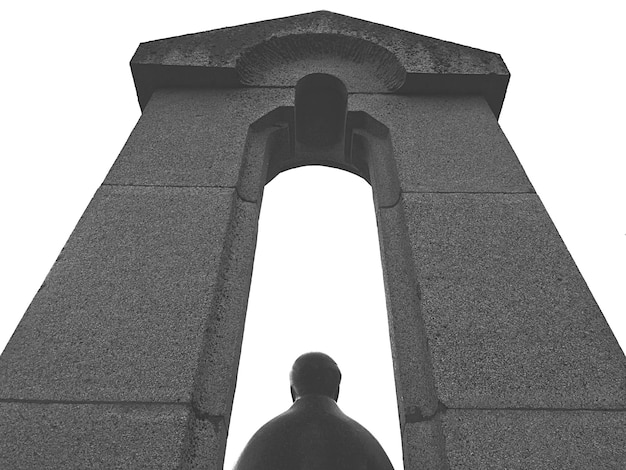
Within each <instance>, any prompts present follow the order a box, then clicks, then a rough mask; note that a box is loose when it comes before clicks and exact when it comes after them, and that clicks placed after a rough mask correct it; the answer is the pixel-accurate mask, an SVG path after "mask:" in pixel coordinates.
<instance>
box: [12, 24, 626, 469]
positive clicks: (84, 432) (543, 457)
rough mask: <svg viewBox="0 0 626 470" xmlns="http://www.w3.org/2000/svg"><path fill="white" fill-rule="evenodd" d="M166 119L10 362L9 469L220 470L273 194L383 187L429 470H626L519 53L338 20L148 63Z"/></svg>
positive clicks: (167, 42) (610, 361) (191, 40)
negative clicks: (540, 192)
mask: <svg viewBox="0 0 626 470" xmlns="http://www.w3.org/2000/svg"><path fill="white" fill-rule="evenodd" d="M131 69H132V73H133V77H134V80H135V85H136V88H137V94H138V98H139V104H140V106H141V108H142V111H143V113H142V116H141V118H140V119H139V122H138V124H137V126H136V127H135V129H134V130H133V131H132V133H131V135H130V137H129V139H128V142H127V143H126V145H125V146H124V148H123V150H122V152H121V153H120V155H119V157H118V159H117V161H116V162H115V164H114V165H113V167H112V168H111V171H110V173H109V174H108V176H107V177H106V179H105V181H104V182H103V184H102V186H101V187H100V189H99V190H98V191H97V193H96V195H95V196H94V198H93V200H92V201H91V203H90V204H89V206H88V208H87V210H86V211H85V214H84V215H83V217H82V218H81V220H80V221H79V223H78V225H77V226H76V228H75V230H74V232H73V233H72V235H71V237H70V239H69V240H68V242H67V244H66V246H65V247H64V249H63V251H62V252H61V254H60V256H59V258H58V260H57V261H56V263H55V264H54V266H53V267H52V269H51V271H50V273H49V275H48V276H47V278H46V280H45V282H44V284H43V286H42V287H41V289H40V290H39V292H38V293H37V295H36V296H35V298H34V300H33V302H32V304H31V305H30V307H29V309H28V311H27V312H26V314H25V315H24V318H23V319H22V321H21V323H20V325H19V326H18V328H17V330H16V332H15V334H14V335H13V337H12V339H11V341H10V343H9V344H8V346H7V348H6V350H5V351H4V353H3V355H2V357H1V358H0V468H10V469H32V468H38V469H39V468H41V469H43V468H81V469H86V468H132V469H136V468H162V469H170V468H181V469H201V468H202V469H220V468H221V467H222V462H223V454H224V449H225V443H226V437H227V431H228V423H229V416H230V410H231V404H232V398H233V392H234V387H235V382H236V376H237V366H238V359H239V352H240V346H241V338H242V331H243V325H244V318H245V312H246V302H247V296H248V288H249V284H250V276H251V270H252V262H253V255H254V248H255V238H256V230H257V221H258V214H259V208H260V204H261V200H262V195H263V187H264V185H265V184H266V183H267V182H268V181H270V180H271V179H272V178H273V177H274V176H276V175H277V174H279V173H280V172H282V171H285V170H288V169H290V168H294V167H297V166H302V165H310V164H322V165H328V166H332V167H336V168H339V169H342V170H346V171H350V172H353V173H355V174H357V175H359V176H361V177H363V178H365V179H366V180H367V181H368V182H369V183H370V184H371V186H372V190H373V195H374V201H375V207H376V217H377V220H378V227H379V238H380V248H381V254H382V260H383V270H384V276H385V289H386V296H387V305H388V308H387V310H388V311H387V314H388V317H389V325H390V335H391V341H392V354H393V360H394V371H395V378H396V389H397V399H398V412H399V416H400V423H401V433H402V446H403V452H404V467H405V468H406V469H415V470H417V469H492V468H493V469H501V468H519V469H528V468H533V469H589V468H593V469H622V468H626V450H625V448H626V446H625V445H624V443H625V442H626V431H625V429H626V360H625V358H624V355H623V353H622V351H621V350H620V348H619V346H618V344H617V342H616V340H615V338H614V337H613V334H612V333H611V331H610V329H609V327H608V325H607V323H606V321H605V320H604V317H603V316H602V313H601V312H600V311H599V309H598V307H597V305H596V303H595V301H594V300H593V297H592V295H591V293H590V292H589V290H588V288H587V286H586V284H585V282H584V280H583V279H582V277H581V275H580V273H579V271H578V270H577V268H576V266H575V264H574V262H573V260H572V258H571V257H570V255H569V253H568V251H567V249H566V247H565V246H564V244H563V242H562V240H561V239H560V237H559V235H558V232H557V231H556V229H555V227H554V225H553V224H552V222H551V221H550V218H549V216H548V214H547V213H546V211H545V209H544V207H543V205H542V204H541V201H540V200H539V198H538V196H537V195H536V194H535V192H534V190H533V187H532V185H531V183H530V182H529V181H528V178H527V177H526V174H525V173H524V170H523V169H522V167H521V166H520V163H519V161H518V160H517V158H516V156H515V154H514V152H513V150H512V149H511V147H510V145H509V143H508V142H507V139H506V137H505V136H504V134H503V133H502V130H501V129H500V127H499V126H498V121H497V118H498V115H499V113H500V109H501V107H502V104H503V100H504V96H505V91H506V88H507V84H508V80H509V74H508V71H507V68H506V66H505V65H504V62H503V61H502V59H501V58H500V56H499V55H498V54H495V53H491V52H485V51H481V50H477V49H472V48H470V47H465V46H460V45H457V44H452V43H448V42H445V41H440V40H436V39H432V38H428V37H424V36H420V35H417V34H413V33H408V32H405V31H400V30H396V29H393V28H390V27H386V26H381V25H376V24H373V23H369V22H366V21H361V20H356V19H353V18H350V17H346V16H341V15H337V14H333V13H330V12H316V13H310V14H306V15H300V16H294V17H289V18H282V19H276V20H272V21H265V22H260V23H254V24H248V25H243V26H239V27H233V28H226V29H221V30H215V31H209V32H205V33H198V34H191V35H186V36H181V37H176V38H170V39H163V40H159V41H154V42H148V43H144V44H141V45H140V46H139V48H138V50H137V52H136V54H135V56H134V57H133V59H132V61H131Z"/></svg>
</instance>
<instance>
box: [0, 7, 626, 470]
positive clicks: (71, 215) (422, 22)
mask: <svg viewBox="0 0 626 470" xmlns="http://www.w3.org/2000/svg"><path fill="white" fill-rule="evenodd" d="M218 4H219V5H224V6H220V7H216V6H215V5H218ZM592 4H593V8H590V7H589V5H590V3H589V2H585V3H584V4H583V3H582V2H564V1H563V2H555V1H552V2H549V1H546V0H544V1H542V2H539V1H527V2H515V3H514V4H513V3H512V2H507V3H504V2H502V1H501V0H500V1H493V2H484V1H478V0H477V1H472V2H467V1H459V2H424V3H420V2H410V3H409V2H407V3H406V4H405V5H409V6H405V7H403V6H402V5H401V4H400V3H398V2H396V3H393V4H388V3H387V4H384V3H380V2H371V5H372V6H367V5H365V2H341V1H334V2H328V3H326V2H307V1H301V2H293V1H291V2H284V1H273V2H258V1H255V2H248V1H243V2H241V1H240V2H232V6H231V4H229V3H227V2H219V3H217V2H191V1H184V0H179V1H176V2H173V1H171V2H161V1H150V2H147V1H135V2H128V1H125V2H120V1H109V2H106V3H103V2H98V3H95V2H68V1H56V2H44V1H36V2H11V3H10V4H9V3H8V2H5V4H3V6H2V7H0V26H1V27H0V35H1V38H2V44H4V47H3V54H2V73H1V74H0V85H1V88H0V89H1V90H2V92H3V99H2V105H1V107H0V109H1V112H0V119H2V126H1V127H0V129H1V135H2V138H1V139H0V149H1V150H0V152H1V159H0V182H1V184H0V210H1V214H2V230H1V231H0V249H1V250H2V257H1V260H2V261H1V263H0V286H1V294H2V295H0V350H1V349H2V348H3V347H4V344H5V343H6V341H8V339H9V337H10V335H11V333H12V332H13V330H14V329H15V327H16V325H17V323H18V322H19V320H20V318H21V316H22V314H23V313H24V311H25V310H26V308H27V306H28V304H29V303H30V301H31V299H32V297H33V296H34V294H35V293H36V291H37V289H38V288H39V286H40V285H41V283H42V282H43V279H44V277H45V276H46V274H47V272H48V270H49V269H50V267H51V266H52V264H53V262H54V260H55V259H56V257H57V255H58V254H59V252H60V250H61V248H62V246H63V244H64V243H65V241H66V240H67V238H68V236H69V234H70V232H71V230H72V229H73V228H74V226H75V224H76V222H77V221H78V219H79V217H80V216H81V214H82V213H83V211H84V209H85V207H86V206H87V204H88V202H89V200H90V199H91V197H92V195H93V193H94V192H95V191H96V189H97V188H98V186H99V185H100V183H101V182H102V180H103V179H104V177H105V175H106V173H107V171H108V169H109V168H110V166H111V165H112V163H113V161H114V159H115V158H116V156H117V154H118V153H119V150H120V149H121V147H122V146H123V144H124V142H125V140H126V138H127V137H128V135H129V134H130V132H131V130H132V128H133V126H134V124H135V122H136V121H137V119H138V117H139V114H140V113H139V106H138V104H137V100H136V95H135V90H134V86H133V82H132V77H131V74H130V68H129V66H128V63H129V61H130V58H131V57H132V55H133V53H134V51H135V49H136V47H137V45H138V44H139V43H140V42H142V41H149V40H154V39H160V38H165V37H171V36H177V35H181V34H187V33H194V32H198V31H206V30H211V29H215V28H219V27H224V26H233V25H237V24H243V23H247V22H252V21H259V20H264V19H270V18H274V17H281V16H288V15H292V14H298V13H305V12H308V11H314V10H320V9H328V10H331V11H335V12H337V13H343V14H347V15H350V16H354V17H358V18H363V19H366V20H370V21H374V22H378V23H382V24H387V25H390V26H393V27H396V28H400V29H405V30H408V31H413V32H416V33H419V34H424V35H427V36H432V37H436V38H439V39H443V40H447V41H452V42H457V43H460V44H463V45H467V46H472V47H476V48H479V49H485V50H489V51H494V52H498V53H500V54H501V55H502V56H503V58H504V60H505V62H506V64H507V66H508V67H509V70H510V71H511V74H512V79H511V82H510V84H509V89H508V93H507V97H506V99H505V102H504V108H503V112H502V115H501V118H500V124H501V126H502V127H503V129H504V131H505V133H506V135H507V137H508V138H509V140H510V141H511V144H512V145H513V148H514V149H515V151H516V153H517V155H518V157H519V159H520V161H521V162H522V165H523V166H524V168H525V169H526V171H527V173H528V175H529V177H530V180H531V181H532V183H533V185H534V186H535V189H536V190H537V193H538V194H539V196H540V197H541V199H542V201H543V202H544V204H545V206H546V207H547V209H548V212H549V213H550V215H551V217H552V219H553V221H554V222H555V224H556V226H557V228H558V230H559V232H560V234H561V236H562V238H563V239H564V241H565V243H566V245H567V246H568V248H569V250H570V252H571V253H572V256H573V257H574V259H575V260H576V263H577V264H578V267H579V269H580V270H581V272H582V273H583V276H584V277H585V279H586V281H587V283H588V284H589V287H590V289H591V291H592V292H593V294H594V297H595V298H596V300H597V302H598V303H599V305H600V307H601V309H602V310H603V312H604V315H605V317H606V318H607V321H608V322H609V324H610V325H611V327H612V328H613V331H614V334H615V335H616V337H617V338H618V340H619V341H620V344H621V345H622V349H626V320H625V318H626V300H624V296H623V294H622V292H621V291H622V290H623V289H624V286H626V274H625V272H624V269H625V268H624V266H626V211H625V206H626V204H625V203H626V196H625V194H624V179H625V178H624V177H625V176H626V174H625V172H624V167H625V163H624V157H625V153H626V152H625V150H624V144H623V134H624V124H625V120H624V117H623V109H625V108H626V93H625V92H624V87H623V83H622V82H623V80H624V76H625V73H624V72H625V65H624V60H623V46H624V45H625V44H626V41H625V40H624V39H625V38H624V32H623V24H622V23H623V21H622V20H623V14H622V13H621V9H618V8H619V6H620V4H619V2H614V1H596V2H593V3H592ZM387 6H388V7H387ZM329 171H330V170H329ZM300 173H302V174H303V175H304V176H303V178H304V180H305V181H300V180H298V179H297V178H298V176H296V175H297V174H300ZM335 173H339V172H335ZM330 174H331V173H329V175H330ZM333 174H334V173H333ZM283 177H284V178H283ZM315 178H317V176H316V173H315V172H314V171H309V172H307V170H306V169H305V170H302V171H300V170H297V171H296V170H294V171H293V176H290V173H287V174H285V175H282V176H281V177H279V178H277V179H276V180H275V182H272V184H271V185H269V186H268V188H267V189H266V198H265V201H264V202H265V204H266V205H267V206H268V207H269V206H270V205H274V203H272V204H270V203H269V202H268V201H269V200H270V188H272V187H273V186H274V185H276V187H277V191H279V190H278V186H279V182H281V181H282V179H293V182H291V183H290V184H291V185H292V188H293V187H295V188H296V189H298V190H299V191H300V194H302V197H303V198H304V196H305V195H306V194H315V196H314V198H316V199H319V185H313V186H312V187H309V189H307V186H305V184H306V183H307V182H308V183H312V182H313V181H315ZM323 178H324V181H325V183H324V185H325V187H324V191H325V192H329V191H331V190H332V186H333V185H332V184H330V183H329V182H328V178H334V176H327V175H326V174H325V175H324V176H323ZM338 178H339V179H341V182H338V183H336V185H337V188H338V190H339V191H340V192H342V193H343V194H345V196H346V197H348V196H352V195H353V193H354V192H355V191H359V190H360V189H358V188H357V189H352V188H350V189H348V190H347V189H346V185H347V184H349V183H347V182H346V181H348V180H349V181H351V182H352V181H355V182H356V183H357V186H359V184H358V183H360V181H359V180H358V179H357V178H355V177H352V176H351V175H347V174H346V175H345V176H344V175H343V174H341V175H340V176H339V177H338ZM280 184H281V185H282V183H280ZM360 187H361V188H362V187H363V186H362V185H361V186H360ZM342 188H343V189H342ZM287 191H294V189H290V190H287ZM362 194H366V196H364V197H365V198H366V199H367V202H366V204H369V206H368V207H369V208H371V197H370V196H369V193H368V191H367V187H365V193H362ZM276 199H278V200H280V199H281V197H280V196H278V197H277V198H276ZM282 199H284V198H282ZM361 199H363V197H361ZM331 200H332V199H331ZM276 204H278V203H276ZM302 204H303V205H304V204H306V202H305V200H304V199H302ZM318 204H322V201H318ZM350 204H352V203H350ZM277 207H278V206H277ZM265 210H267V211H269V209H266V208H265V206H264V211H265ZM283 210H284V209H280V210H278V212H280V211H283ZM310 210H311V211H313V210H315V209H314V208H311V209H310ZM339 210H340V211H341V210H343V212H340V214H344V215H343V216H339V217H337V216H332V215H329V214H330V208H327V209H326V210H325V211H324V212H323V213H322V214H323V216H324V217H337V218H336V219H334V220H336V221H337V223H339V222H342V221H343V219H344V218H345V214H346V213H348V212H346V209H339ZM296 212H297V211H296ZM267 217H268V221H269V220H270V216H267ZM372 217H373V214H372ZM372 220H373V219H372ZM370 222H371V220H370ZM261 223H262V224H263V223H264V220H263V219H262V220H261ZM302 223H304V222H302ZM354 223H355V224H356V222H354ZM278 224H280V222H278ZM268 225H271V222H268ZM293 225H295V224H293ZM323 225H326V224H325V223H324V224H323ZM285 227H286V225H285V226H283V225H281V226H280V228H278V227H274V228H270V229H269V230H270V232H272V231H275V232H278V231H283V229H285ZM323 228H324V227H318V228H315V227H313V228H310V229H309V230H304V232H310V233H311V236H312V237H313V239H314V240H320V239H321V238H323V237H324V236H325V235H328V233H327V230H326V231H324V230H323ZM318 230H320V231H318ZM368 230H369V229H366V231H368ZM371 231H372V230H369V232H371ZM331 235H332V234H331ZM335 235H336V234H335ZM263 236H264V235H263V234H261V235H260V237H261V238H260V243H261V240H263V238H262V237H263ZM302 236H304V235H302ZM298 237H300V235H298ZM268 238H271V237H269V236H268ZM300 240H301V242H300V246H309V245H310V244H311V243H312V242H307V241H305V240H303V239H300ZM374 244H376V241H375V238H374ZM369 246H371V245H369ZM372 249H374V248H361V250H362V252H363V253H365V252H368V253H369V252H371V250H372ZM375 249H376V250H377V248H375ZM368 250H369V251H368ZM257 256H258V259H260V258H261V253H260V252H259V253H258V254H257ZM320 256H322V254H319V255H318V257H320ZM357 258H358V257H357ZM330 259H331V260H333V258H330ZM314 261H316V256H313V257H312V258H311V259H310V260H307V261H303V263H313V262H314ZM346 263H348V261H346ZM373 263H374V264H376V261H373ZM274 264H277V261H274ZM338 265H339V263H336V265H335V264H334V265H332V266H331V269H330V270H329V269H328V265H326V266H324V265H322V266H321V267H319V268H316V269H325V273H327V272H332V271H335V270H336V269H338V267H337V266H338ZM306 266H307V267H308V268H309V269H306V270H305V272H306V271H309V272H311V273H312V275H313V276H314V277H313V279H314V280H313V281H303V283H304V284H306V283H307V282H309V283H313V285H316V286H318V287H317V291H316V292H315V294H309V295H314V296H318V297H319V296H320V291H321V292H322V293H323V295H325V296H327V291H328V290H329V289H331V288H330V287H328V286H322V285H321V284H315V282H318V281H319V279H320V277H319V274H318V276H317V277H316V275H315V272H316V271H314V270H313V269H312V268H311V266H312V265H311V264H307V265H306ZM255 269H256V270H257V272H259V271H261V267H260V265H259V264H258V263H257V265H255ZM294 269H295V268H294ZM372 269H373V272H372V275H373V276H374V277H376V276H377V274H376V272H375V271H376V270H375V269H374V268H372ZM360 271H371V270H370V269H369V268H368V269H363V268H360ZM305 272H303V273H302V274H301V275H302V276H304V274H305ZM317 272H318V273H319V271H317ZM268 276H272V274H271V273H270V274H268ZM347 276H348V277H352V276H353V275H347ZM315 279H317V280H318V281H315ZM255 282H256V281H255ZM359 282H361V284H360V285H366V284H364V283H365V282H369V281H361V280H360V281H359ZM346 289H348V288H346ZM259 290H261V291H263V290H265V289H264V288H259ZM363 290H365V291H368V292H369V291H372V292H374V293H375V292H380V293H381V294H382V292H381V290H382V286H381V287H380V288H379V287H372V289H369V288H366V289H363ZM251 295H252V296H254V295H255V287H254V286H253V289H252V294H251ZM355 295H356V294H355ZM252 298H254V297H252ZM276 300H278V298H274V299H273V301H276ZM352 300H354V297H353V299H352ZM251 301H252V299H251ZM337 302H339V301H337ZM369 302H370V305H378V304H376V303H375V301H374V300H371V301H369ZM376 302H377V301H376ZM302 304H306V305H302ZM311 305H313V304H311ZM337 305H339V304H337ZM349 305H352V304H349ZM366 305H367V304H366ZM292 306H296V307H298V308H299V309H300V308H301V309H303V311H304V309H305V308H308V307H309V306H310V305H309V300H308V299H307V300H306V301H303V300H302V299H301V298H300V299H299V303H296V300H294V303H293V304H292ZM292 308H293V307H292ZM345 308H346V309H348V307H345ZM252 316H253V315H252V313H250V317H252ZM250 322H252V319H250ZM383 333H384V332H383ZM353 340H354V338H350V342H352V341H353ZM351 344H352V343H351ZM304 345H305V344H301V345H300V346H303V347H304ZM328 347H329V348H330V347H331V346H328ZM303 352H304V351H303ZM331 354H335V355H340V354H342V353H341V352H337V353H332V352H331ZM287 355H288V354H287ZM242 360H243V359H242ZM292 360H293V357H291V356H290V357H287V358H286V362H287V363H289V364H290V363H291V362H292ZM337 360H338V362H339V365H340V367H342V369H343V370H344V377H346V378H345V380H346V381H347V380H348V379H347V376H348V375H349V374H348V372H347V371H346V366H345V365H343V366H342V362H341V360H340V359H339V358H337ZM286 367H287V369H288V366H286ZM349 370H351V371H352V370H353V369H349ZM353 374H355V375H359V372H358V371H356V370H355V371H354V372H353ZM241 380H242V381H243V380H244V379H243V377H242V378H241ZM277 380H278V379H277ZM285 380H286V378H285ZM345 388H346V389H345V390H344V392H345V394H347V393H348V391H347V388H349V387H348V384H347V383H346V386H345ZM343 396H344V397H345V396H346V395H343ZM341 398H342V397H340V402H339V403H340V405H342V401H341ZM283 400H286V401H285V402H284V406H281V407H279V409H282V408H284V407H286V406H288V404H289V403H288V400H289V397H288V396H286V397H285V398H284V399H283ZM346 401H349V400H347V399H346ZM369 406H370V407H371V402H370V403H369ZM343 407H344V409H346V410H347V409H348V408H347V407H348V403H346V404H344V405H343ZM272 413H273V412H270V414H272ZM274 414H275V413H274ZM349 414H352V415H353V417H355V418H356V419H357V420H359V421H362V422H363V423H364V424H365V425H366V426H368V424H367V423H366V422H365V421H366V420H365V418H364V417H362V416H359V415H357V414H356V412H349ZM382 414H385V413H382ZM268 418H269V416H268ZM259 419H261V421H264V420H265V418H263V417H262V418H259ZM368 427H369V426H368ZM372 431H374V434H376V435H377V437H379V439H380V440H381V441H383V440H384V438H386V437H388V436H390V440H391V441H394V440H395V438H394V437H393V435H392V432H391V431H382V434H383V436H381V435H380V433H379V432H376V430H374V429H372ZM385 447H386V448H387V449H388V452H389V453H390V454H394V453H395V451H393V450H392V449H389V448H388V446H387V445H386V444H385ZM394 455H395V454H394ZM392 458H393V459H395V460H396V462H397V457H394V456H393V455H392ZM396 468H398V463H396Z"/></svg>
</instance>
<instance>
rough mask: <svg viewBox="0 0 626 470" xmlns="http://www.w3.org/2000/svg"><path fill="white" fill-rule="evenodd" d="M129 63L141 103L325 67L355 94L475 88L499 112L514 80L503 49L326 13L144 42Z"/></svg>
mask: <svg viewBox="0 0 626 470" xmlns="http://www.w3.org/2000/svg"><path fill="white" fill-rule="evenodd" d="M131 68H132V70H133V77H134V79H135V86H136V88H137V95H138V97H139V103H140V105H141V107H142V108H143V107H145V105H146V103H147V102H148V100H149V99H150V95H151V94H152V93H153V92H154V91H155V90H158V89H159V88H173V87H190V88H194V87H195V88H197V87H207V86H210V87H215V88H218V87H238V86H241V85H242V84H246V85H253V86H295V83H296V81H297V80H298V79H299V78H300V77H302V76H304V75H306V74H308V73H314V72H326V73H332V74H335V75H337V77H339V78H340V79H342V80H344V82H345V83H346V84H347V85H349V87H348V88H349V91H350V92H388V91H390V90H397V89H399V90H400V91H401V92H403V93H478V94H481V95H483V96H485V98H486V99H487V101H488V102H489V106H490V107H491V109H492V110H493V112H494V114H496V115H498V114H499V113H500V109H501V108H502V102H503V101H504V95H505V92H506V87H507V85H508V81H509V73H508V70H507V68H506V66H505V65H504V62H503V61H502V58H501V57H500V56H499V55H498V54H495V53H492V52H486V51H481V50H478V49H473V48H471V47H466V46H461V45H458V44H453V43H450V42H446V41H441V40H438V39H433V38H429V37H426V36H421V35H418V34H414V33H409V32H407V31H401V30H398V29H395V28H390V27H388V26H383V25H379V24H375V23H370V22H367V21H363V20H359V19H356V18H351V17H348V16H343V15H338V14H336V13H331V12H328V11H318V12H313V13H307V14H304V15H297V16H292V17H287V18H281V19H276V20H270V21H261V22H258V23H251V24H246V25H242V26H236V27H233V28H224V29H218V30H214V31H208V32H204V33H197V34H189V35H185V36H180V37H176V38H169V39H161V40H158V41H152V42H147V43H143V44H141V45H140V46H139V48H138V49H137V52H136V53H135V56H134V57H133V59H132V61H131Z"/></svg>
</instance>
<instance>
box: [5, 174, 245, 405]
mask: <svg viewBox="0 0 626 470" xmlns="http://www.w3.org/2000/svg"><path fill="white" fill-rule="evenodd" d="M233 198H234V190H232V189H207V188H163V187H160V188H154V187H152V188H146V187H139V188H131V187H107V186H104V187H102V188H101V189H100V190H99V191H98V193H97V194H96V196H95V197H94V199H93V201H92V202H91V204H90V205H89V207H88V209H87V210H86V212H85V214H84V215H83V217H82V219H81V220H80V222H79V224H78V226H77V227H76V229H75V231H74V233H73V234H72V236H71V238H70V240H69V241H68V243H67V245H66V247H65V248H64V249H63V251H62V253H61V255H60V257H59V259H58V260H57V262H56V263H55V265H54V267H53V268H52V271H51V272H50V274H49V275H48V277H47V278H46V281H45V283H44V285H43V286H42V288H41V290H40V291H39V292H38V294H37V296H36V297H35V299H34V300H33V303H32V304H31V306H30V308H29V309H28V311H27V313H26V315H25V316H24V318H23V320H22V322H21V323H20V325H19V326H18V328H17V330H16V332H15V334H14V335H13V338H12V339H11V341H10V342H9V344H8V345H7V348H6V350H5V351H4V354H3V355H2V357H1V358H0V397H3V398H23V399H46V400H105V401H119V400H127V401H152V400H155V401H189V400H190V396H191V392H192V387H193V379H194V374H195V372H196V366H197V363H198V356H199V354H200V352H201V350H202V347H203V346H202V343H203V335H204V331H205V328H206V326H207V322H208V321H209V319H210V317H211V315H212V314H213V312H212V311H211V309H210V304H211V301H212V297H213V296H214V294H215V286H216V283H217V281H218V278H219V276H220V263H221V257H222V249H223V246H224V243H225V237H226V235H227V229H228V224H229V221H230V217H231V211H232V205H233ZM213 372H216V371H213ZM206 373H208V374H210V373H211V371H207V372H206Z"/></svg>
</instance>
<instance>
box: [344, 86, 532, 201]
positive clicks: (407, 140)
mask: <svg viewBox="0 0 626 470" xmlns="http://www.w3.org/2000/svg"><path fill="white" fill-rule="evenodd" d="M348 105H349V109H350V110H351V111H365V112H367V113H369V114H370V115H371V116H372V117H374V118H375V119H377V120H379V121H380V122H382V123H383V124H385V125H386V126H387V127H389V132H390V134H391V142H392V144H393V149H394V155H395V158H396V165H397V167H398V173H399V177H400V184H401V187H402V190H403V191H405V192H413V191H418V192H478V191H480V192H523V193H525V192H533V188H532V185H531V184H530V182H529V181H528V178H527V177H526V173H525V172H524V170H523V168H522V166H521V165H520V163H519V161H518V160H517V157H516V156H515V153H514V152H513V149H512V148H511V146H510V144H509V142H508V141H507V139H506V137H505V135H504V133H503V132H502V129H500V126H499V125H498V122H497V120H496V117H495V116H494V115H493V112H492V111H491V110H490V109H489V106H488V105H487V103H486V101H485V100H484V98H482V97H480V96H476V95H461V96H402V95H394V96H386V95H380V94H378V95H360V94H359V95H351V96H350V101H349V103H348Z"/></svg>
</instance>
